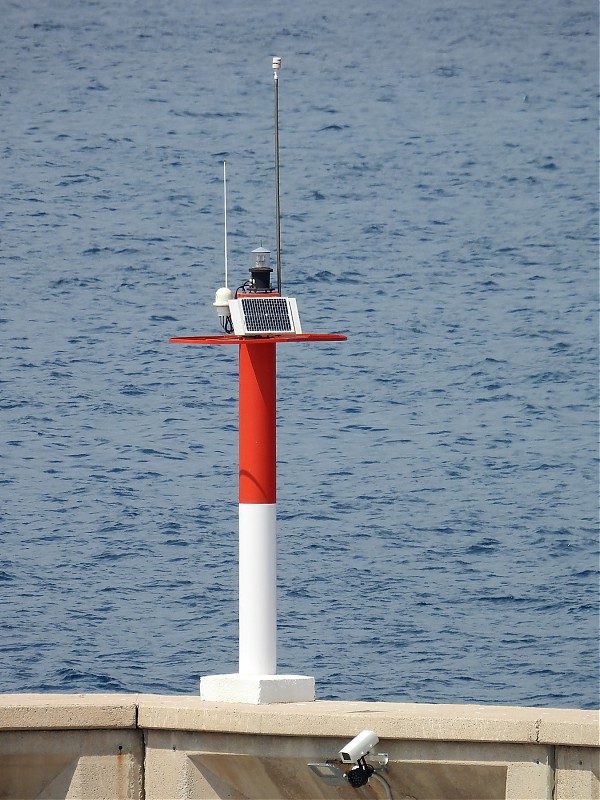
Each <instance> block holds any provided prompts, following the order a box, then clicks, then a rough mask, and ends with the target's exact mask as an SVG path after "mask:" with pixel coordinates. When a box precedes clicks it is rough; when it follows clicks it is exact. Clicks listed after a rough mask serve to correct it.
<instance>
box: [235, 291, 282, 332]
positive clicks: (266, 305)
mask: <svg viewBox="0 0 600 800" xmlns="http://www.w3.org/2000/svg"><path fill="white" fill-rule="evenodd" d="M242 310H243V312H244V319H245V320H246V330H247V331H248V333H255V332H258V331H274V332H277V333H289V332H291V331H293V328H292V321H291V320H290V315H289V311H288V306H287V303H286V301H285V299H284V298H283V297H263V298H258V297H256V298H254V297H253V298H250V297H243V298H242Z"/></svg>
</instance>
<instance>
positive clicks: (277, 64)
mask: <svg viewBox="0 0 600 800" xmlns="http://www.w3.org/2000/svg"><path fill="white" fill-rule="evenodd" d="M280 67H281V59H280V58H278V57H274V58H273V88H274V93H275V227H276V241H277V292H278V293H279V294H281V214H280V207H279V69H280Z"/></svg>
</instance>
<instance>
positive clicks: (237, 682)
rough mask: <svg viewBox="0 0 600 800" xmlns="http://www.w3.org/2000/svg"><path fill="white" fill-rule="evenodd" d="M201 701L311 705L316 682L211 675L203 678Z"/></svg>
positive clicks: (287, 677) (297, 677) (301, 678)
mask: <svg viewBox="0 0 600 800" xmlns="http://www.w3.org/2000/svg"><path fill="white" fill-rule="evenodd" d="M200 697H201V699H202V700H209V701H213V702H221V703H251V704H252V705H267V704H269V703H311V702H313V701H314V699H315V679H314V678H310V677H307V676H306V675H241V674H239V673H233V674H231V675H207V676H205V677H203V678H200Z"/></svg>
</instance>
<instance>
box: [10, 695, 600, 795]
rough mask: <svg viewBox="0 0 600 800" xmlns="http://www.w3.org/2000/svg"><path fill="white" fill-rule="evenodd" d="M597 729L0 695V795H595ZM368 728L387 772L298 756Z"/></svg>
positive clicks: (469, 718)
mask: <svg viewBox="0 0 600 800" xmlns="http://www.w3.org/2000/svg"><path fill="white" fill-rule="evenodd" d="M599 728H600V726H599V714H598V712H596V711H576V710H564V709H534V708H503V707H495V706H451V705H417V704H402V703H352V702H351V703H342V702H326V701H317V702H314V703H292V704H281V705H270V706H253V705H243V704H227V703H225V704H223V703H211V702H207V701H202V700H200V698H199V697H163V696H155V695H0V798H10V799H11V800H28V798H78V799H79V800H87V798H104V799H105V800H120V798H128V799H129V798H131V799H132V800H133V798H135V800H180V799H181V800H183V798H190V799H191V798H240V799H241V798H253V799H254V800H275V798H288V799H289V800H304V799H306V800H326V798H327V799H329V798H338V799H339V800H342V799H343V798H355V799H356V800H358V798H361V799H362V800H365V799H367V800H368V799H369V798H371V800H377V798H385V797H386V794H387V787H389V790H390V792H391V796H392V798H394V800H406V799H407V798H417V800H437V799H438V798H439V800H455V799H456V800H503V799H504V798H509V799H510V800H517V799H518V800H528V798H535V800H546V799H547V800H592V798H593V799H594V800H600V731H599ZM364 729H371V730H374V731H375V732H376V733H377V735H378V736H379V738H380V743H379V747H378V751H380V752H385V753H387V754H388V755H389V764H388V766H387V767H386V768H385V770H384V771H383V772H382V773H380V775H381V776H382V778H383V779H384V781H385V783H384V782H383V781H382V780H380V779H376V778H371V780H370V782H369V785H368V786H366V787H363V788H361V789H354V788H352V787H351V786H350V785H349V784H348V782H347V781H343V782H342V783H341V784H338V785H330V784H327V783H325V782H324V781H323V780H322V779H320V778H319V777H317V776H316V775H315V774H314V773H313V772H312V770H311V769H310V768H309V767H308V766H307V765H308V763H309V762H326V761H332V762H335V761H336V760H337V759H338V751H339V750H340V749H341V748H342V747H343V746H344V745H345V744H346V743H347V742H348V741H349V740H350V739H352V738H353V737H354V736H355V735H356V734H357V733H358V732H359V731H361V730H364ZM338 764H339V761H338ZM347 769H348V767H344V770H347ZM386 783H387V786H386V785H385V784H386Z"/></svg>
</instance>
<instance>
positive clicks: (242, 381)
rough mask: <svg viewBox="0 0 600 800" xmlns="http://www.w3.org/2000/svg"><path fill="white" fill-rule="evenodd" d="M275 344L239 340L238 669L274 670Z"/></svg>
mask: <svg viewBox="0 0 600 800" xmlns="http://www.w3.org/2000/svg"><path fill="white" fill-rule="evenodd" d="M276 347H277V345H276V344H275V342H274V341H273V342H259V343H256V342H255V343H253V342H252V341H251V340H249V341H242V342H240V346H239V353H240V363H239V393H240V396H239V504H240V505H239V671H240V674H245V675H275V674H276V672H277V591H276V586H277V577H276V570H277V567H276V561H277V542H276V457H277V456H276V449H277V448H276Z"/></svg>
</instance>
